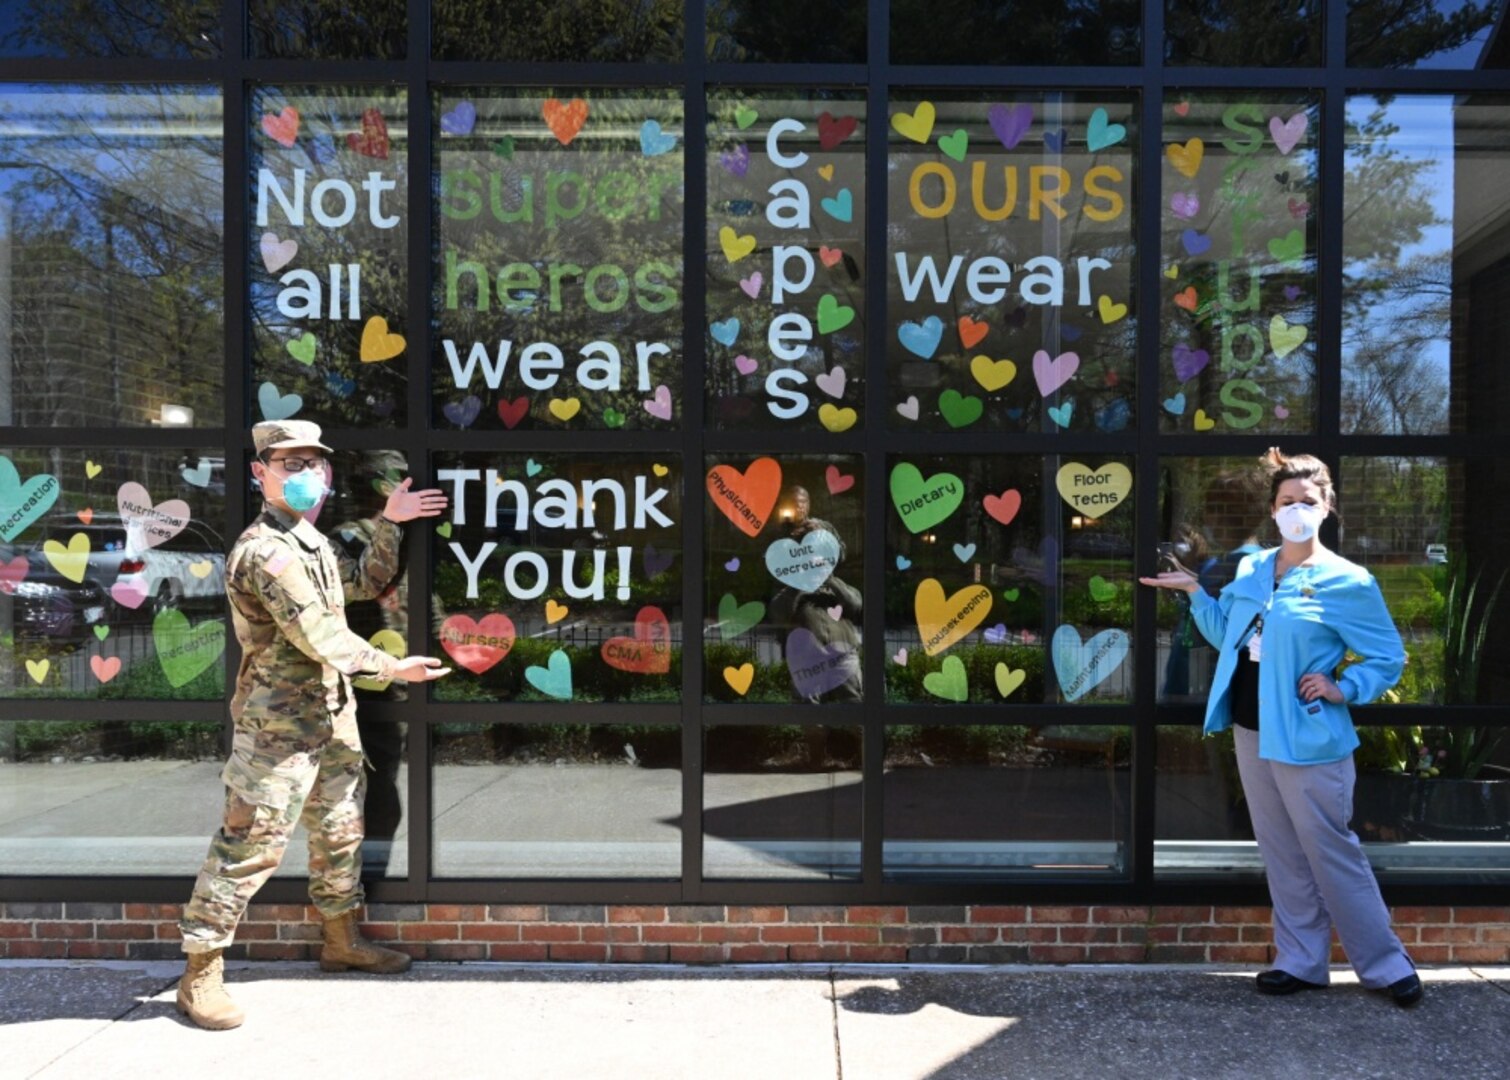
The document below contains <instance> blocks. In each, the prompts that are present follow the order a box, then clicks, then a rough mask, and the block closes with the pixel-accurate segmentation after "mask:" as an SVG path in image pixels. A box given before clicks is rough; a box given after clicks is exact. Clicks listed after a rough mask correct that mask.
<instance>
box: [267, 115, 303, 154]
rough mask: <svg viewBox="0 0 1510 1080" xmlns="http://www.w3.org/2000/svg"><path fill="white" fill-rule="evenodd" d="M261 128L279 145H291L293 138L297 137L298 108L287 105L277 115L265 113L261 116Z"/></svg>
mask: <svg viewBox="0 0 1510 1080" xmlns="http://www.w3.org/2000/svg"><path fill="white" fill-rule="evenodd" d="M262 130H263V131H264V132H266V133H267V137H268V138H269V139H272V140H273V141H274V142H276V143H277V144H278V145H279V146H290V147H291V146H293V145H294V140H295V139H297V138H298V137H299V110H298V109H296V108H294V107H293V106H292V105H288V106H286V107H285V108H284V110H283V111H282V112H280V113H278V114H277V115H274V114H273V113H265V114H264V115H263V117H262Z"/></svg>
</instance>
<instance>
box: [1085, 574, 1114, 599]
mask: <svg viewBox="0 0 1510 1080" xmlns="http://www.w3.org/2000/svg"><path fill="white" fill-rule="evenodd" d="M1090 588H1091V599H1092V600H1094V601H1096V603H1098V604H1104V603H1106V602H1107V601H1108V600H1114V599H1116V596H1117V587H1116V586H1115V585H1113V584H1112V583H1111V582H1110V581H1107V580H1106V579H1105V578H1104V577H1102V576H1101V575H1100V574H1097V575H1096V576H1095V577H1093V578H1091V580H1090Z"/></svg>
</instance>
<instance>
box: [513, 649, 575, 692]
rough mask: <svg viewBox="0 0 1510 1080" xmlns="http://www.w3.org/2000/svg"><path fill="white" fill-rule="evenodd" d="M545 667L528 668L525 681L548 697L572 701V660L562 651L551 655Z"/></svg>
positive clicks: (525, 672) (525, 670) (525, 671)
mask: <svg viewBox="0 0 1510 1080" xmlns="http://www.w3.org/2000/svg"><path fill="white" fill-rule="evenodd" d="M545 663H546V666H545V667H527V668H525V669H524V678H525V680H526V681H527V682H528V683H529V684H530V685H531V686H533V687H534V688H535V689H536V690H539V691H540V692H541V693H542V694H544V695H545V696H546V697H553V698H556V699H557V700H559V701H570V700H571V692H572V691H571V659H570V658H569V657H568V656H567V655H566V653H565V652H563V651H562V650H560V649H557V650H556V651H555V652H553V653H551V655H550V659H548V660H547V661H546V662H545Z"/></svg>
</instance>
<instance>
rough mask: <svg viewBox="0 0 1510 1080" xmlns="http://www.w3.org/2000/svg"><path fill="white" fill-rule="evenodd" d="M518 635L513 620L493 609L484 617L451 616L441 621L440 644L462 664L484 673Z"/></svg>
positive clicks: (510, 646) (475, 672) (506, 652)
mask: <svg viewBox="0 0 1510 1080" xmlns="http://www.w3.org/2000/svg"><path fill="white" fill-rule="evenodd" d="M515 640H516V634H515V630H514V620H513V619H510V618H509V617H508V616H507V615H505V614H503V613H502V612H498V611H494V612H489V613H488V614H486V615H484V616H483V617H482V618H481V619H473V618H472V617H471V616H470V615H460V614H458V615H451V616H449V617H448V618H447V619H446V620H445V622H443V623H441V624H440V647H441V648H442V649H444V650H446V653H447V655H449V656H450V657H451V659H452V660H455V661H456V663H457V665H458V666H459V667H463V668H466V669H467V670H468V671H470V672H472V673H473V674H474V675H481V674H482V673H483V672H485V671H487V670H488V669H489V668H491V667H493V666H494V665H495V664H497V663H498V662H499V661H500V660H502V659H503V658H504V657H506V656H507V655H508V654H509V650H511V649H512V648H513V647H514V642H515Z"/></svg>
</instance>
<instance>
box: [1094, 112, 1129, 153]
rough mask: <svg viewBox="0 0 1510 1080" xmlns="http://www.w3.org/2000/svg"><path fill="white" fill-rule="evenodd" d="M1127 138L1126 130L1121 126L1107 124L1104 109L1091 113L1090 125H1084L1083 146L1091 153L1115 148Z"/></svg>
mask: <svg viewBox="0 0 1510 1080" xmlns="http://www.w3.org/2000/svg"><path fill="white" fill-rule="evenodd" d="M1125 138H1127V128H1126V127H1125V126H1123V125H1122V124H1113V123H1110V122H1108V120H1107V116H1106V110H1105V109H1097V110H1096V111H1095V112H1093V113H1091V119H1090V123H1088V124H1086V125H1085V145H1086V146H1087V147H1089V148H1090V150H1091V152H1092V153H1095V152H1096V151H1097V150H1105V149H1106V148H1107V147H1108V146H1116V145H1117V144H1118V143H1119V142H1121V141H1122V140H1123V139H1125Z"/></svg>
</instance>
